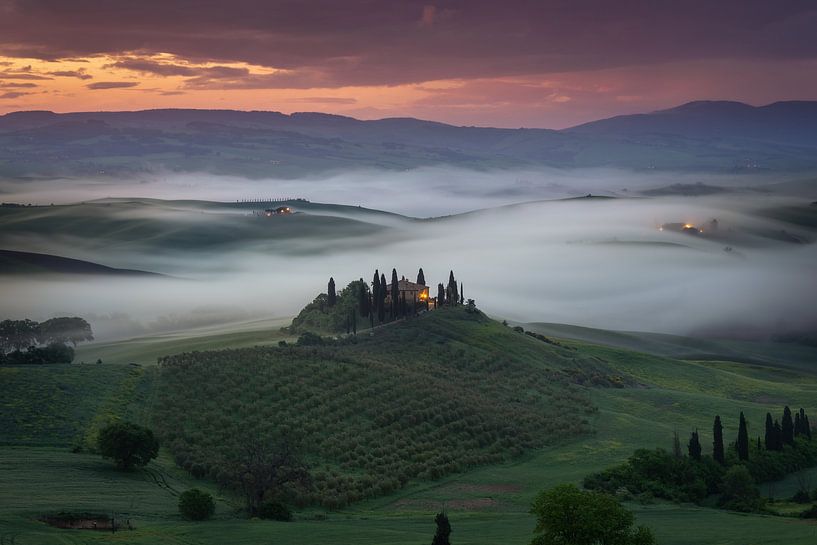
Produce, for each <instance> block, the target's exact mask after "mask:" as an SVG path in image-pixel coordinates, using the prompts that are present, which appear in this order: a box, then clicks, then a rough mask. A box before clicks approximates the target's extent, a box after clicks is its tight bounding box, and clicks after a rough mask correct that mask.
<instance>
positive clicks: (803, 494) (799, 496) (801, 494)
mask: <svg viewBox="0 0 817 545" xmlns="http://www.w3.org/2000/svg"><path fill="white" fill-rule="evenodd" d="M791 501H793V502H794V503H809V502H810V501H811V495H810V494H809V493H808V490H803V489H802V488H801V489H800V490H798V491H797V492H795V493H794V496H792V497H791Z"/></svg>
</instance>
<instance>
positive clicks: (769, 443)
mask: <svg viewBox="0 0 817 545" xmlns="http://www.w3.org/2000/svg"><path fill="white" fill-rule="evenodd" d="M763 444H764V446H765V447H766V450H777V448H776V442H775V433H774V421H773V420H772V413H766V434H765V435H764V436H763Z"/></svg>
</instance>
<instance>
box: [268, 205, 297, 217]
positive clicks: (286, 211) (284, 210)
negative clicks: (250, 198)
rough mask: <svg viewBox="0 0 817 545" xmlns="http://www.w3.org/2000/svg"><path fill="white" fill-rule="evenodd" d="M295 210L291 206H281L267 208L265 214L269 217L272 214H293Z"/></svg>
mask: <svg viewBox="0 0 817 545" xmlns="http://www.w3.org/2000/svg"><path fill="white" fill-rule="evenodd" d="M293 212H294V210H293V209H292V208H291V207H289V206H279V207H278V208H267V209H266V210H264V215H265V216H267V217H270V216H288V215H290V214H292V213H293Z"/></svg>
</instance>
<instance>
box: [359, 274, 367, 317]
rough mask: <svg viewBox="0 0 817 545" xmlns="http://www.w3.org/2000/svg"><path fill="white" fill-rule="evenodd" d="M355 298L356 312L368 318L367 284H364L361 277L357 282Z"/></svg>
mask: <svg viewBox="0 0 817 545" xmlns="http://www.w3.org/2000/svg"><path fill="white" fill-rule="evenodd" d="M357 300H358V312H359V313H360V315H361V316H362V317H364V318H368V317H369V310H370V308H369V307H370V299H369V286H367V285H366V283H365V282H364V281H363V279H362V278H361V279H360V281H359V284H358V292H357Z"/></svg>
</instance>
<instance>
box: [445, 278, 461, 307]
mask: <svg viewBox="0 0 817 545" xmlns="http://www.w3.org/2000/svg"><path fill="white" fill-rule="evenodd" d="M447 289H448V293H449V296H448V302H449V303H450V304H451V305H456V304H457V303H458V302H459V300H460V297H459V294H458V293H457V280H456V279H455V278H454V271H451V272H449V273H448V286H447Z"/></svg>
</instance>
